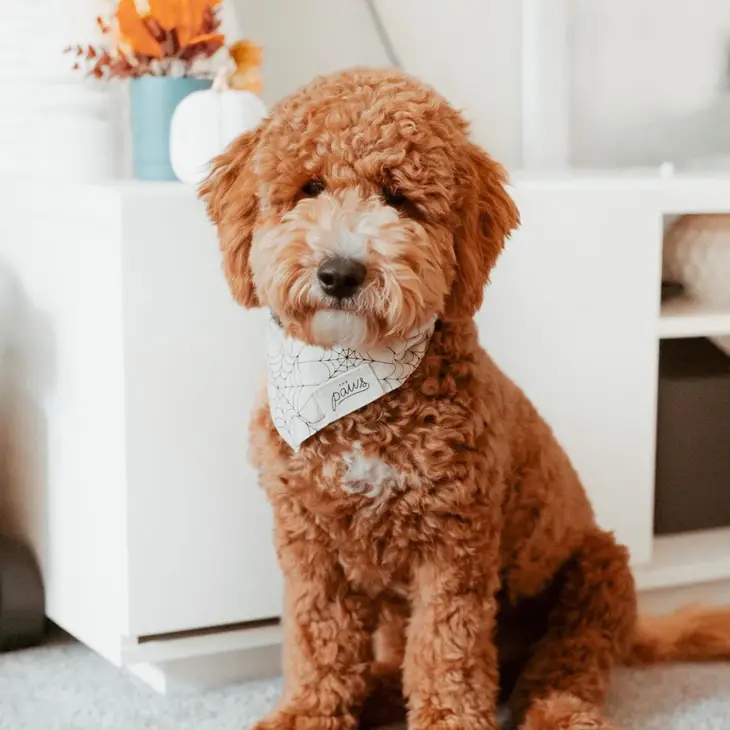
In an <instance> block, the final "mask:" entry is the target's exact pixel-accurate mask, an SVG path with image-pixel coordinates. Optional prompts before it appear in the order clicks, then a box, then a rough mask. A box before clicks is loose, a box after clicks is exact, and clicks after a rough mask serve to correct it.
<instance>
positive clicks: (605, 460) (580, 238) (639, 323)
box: [477, 171, 730, 609]
mask: <svg viewBox="0 0 730 730" xmlns="http://www.w3.org/2000/svg"><path fill="white" fill-rule="evenodd" d="M512 194H513V195H514V197H515V200H516V201H517V204H518V206H519V208H520V211H521V215H522V221H523V225H522V227H521V228H520V230H519V231H518V232H517V233H516V234H515V236H514V238H513V239H512V240H511V241H508V243H507V247H506V250H505V253H504V255H503V257H502V258H501V259H500V261H499V262H498V264H497V267H496V269H495V271H494V272H493V275H492V284H491V286H490V287H489V288H488V290H487V295H486V298H485V303H484V306H483V308H482V311H481V312H480V313H479V314H478V316H477V319H478V322H479V326H480V333H481V339H482V342H483V344H484V345H485V346H486V348H487V349H488V350H489V352H490V353H491V354H492V356H493V357H494V358H495V359H496V361H497V362H498V363H499V364H500V365H501V366H502V367H503V368H504V369H505V371H506V372H507V373H508V374H509V375H510V376H511V377H512V378H513V379H514V380H515V381H516V382H517V383H518V384H519V385H520V386H522V388H523V389H524V390H525V391H526V393H527V395H528V396H529V397H530V398H531V399H532V401H533V402H534V403H535V405H536V406H537V408H538V409H539V410H540V411H541V413H542V414H543V415H544V416H545V418H546V419H547V421H548V422H549V423H550V424H551V425H552V427H553V428H554V430H555V432H556V434H557V436H558V439H559V440H560V442H561V443H562V444H563V445H564V447H565V448H566V450H567V451H568V454H569V455H570V457H571V459H572V460H573V462H574V464H575V466H576V468H577V469H578V472H579V473H580V475H581V477H582V479H583V483H584V484H585V487H586V489H587V490H588V493H589V495H590V497H591V500H592V502H593V504H594V506H595V508H596V514H597V517H598V520H599V522H600V523H601V525H602V526H604V527H605V528H607V529H611V530H613V531H615V533H616V535H617V537H618V539H619V540H621V541H622V542H623V543H625V544H626V545H628V546H629V548H630V549H631V557H632V564H633V566H634V569H635V575H636V578H637V584H638V586H639V589H640V591H641V600H642V601H643V602H644V604H645V605H646V606H648V607H651V608H652V609H657V608H666V607H668V606H669V605H670V604H673V603H676V602H678V601H679V602H685V601H687V600H720V601H723V602H727V601H728V600H730V598H729V597H730V561H729V560H728V557H727V556H728V555H730V526H729V527H728V528H725V529H718V530H709V531H703V532H698V533H688V534H684V535H668V536H661V537H655V536H654V524H653V522H654V471H655V453H656V430H657V426H656V420H657V386H658V372H659V343H660V340H661V339H663V338H668V337H704V336H708V337H719V336H723V335H730V310H722V309H721V308H717V307H715V308H713V307H707V306H706V305H702V304H699V303H697V302H693V301H690V300H682V301H675V302H670V303H667V304H666V305H664V306H661V258H662V247H663V231H664V224H665V221H667V220H668V219H670V218H671V217H673V216H675V215H677V214H682V213H709V214H711V213H725V212H727V211H730V176H728V175H724V176H723V175H710V174H706V175H701V174H697V175H676V176H670V177H664V176H662V175H660V174H659V172H658V171H653V172H652V171H645V172H641V171H636V172H629V171H624V172H620V171H619V172H614V173H589V172H585V173H579V172H568V173H563V174H560V173H558V174H555V175H549V174H546V175H527V174H521V175H520V174H518V175H515V176H514V188H513V190H512ZM728 341H730V340H726V344H725V346H726V347H727V342H728ZM691 487H692V485H688V488H691Z"/></svg>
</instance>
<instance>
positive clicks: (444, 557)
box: [403, 531, 499, 730]
mask: <svg viewBox="0 0 730 730" xmlns="http://www.w3.org/2000/svg"><path fill="white" fill-rule="evenodd" d="M452 535H453V533H452ZM449 539H450V536H449V534H448V531H447V532H446V534H444V537H443V540H444V541H447V540H449ZM453 539H454V543H453V544H450V545H446V544H444V545H439V546H437V547H436V548H435V549H433V550H429V551H428V556H427V557H425V559H424V560H423V562H422V563H420V564H419V565H418V567H417V568H416V570H415V574H414V585H413V593H412V601H413V606H412V615H411V622H410V625H409V627H408V635H407V644H406V656H405V664H404V668H403V680H404V689H405V693H406V696H407V698H408V707H409V715H408V725H409V730H433V728H438V729H439V730H496V728H497V727H498V723H497V718H496V703H497V695H498V687H499V672H498V666H497V651H496V648H495V645H494V642H493V632H494V626H495V622H496V611H497V607H496V600H495V595H496V591H497V587H498V571H497V565H498V555H497V550H496V547H492V548H491V549H490V546H488V545H487V546H485V545H483V544H481V543H482V539H483V537H482V538H481V539H480V540H479V543H480V544H479V545H474V544H472V543H459V541H458V538H455V537H454V538H453Z"/></svg>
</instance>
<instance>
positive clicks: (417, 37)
mask: <svg viewBox="0 0 730 730" xmlns="http://www.w3.org/2000/svg"><path fill="white" fill-rule="evenodd" d="M233 1H234V2H235V5H236V9H237V11H238V15H239V18H240V29H241V33H242V34H243V35H244V36H249V37H252V38H255V39H257V40H258V41H259V42H261V43H263V44H264V46H265V47H266V50H265V62H264V73H265V77H264V78H265V83H266V89H265V93H264V96H265V99H266V100H267V101H271V100H274V99H278V98H280V97H281V96H282V95H284V94H287V93H289V92H291V91H293V90H294V89H296V88H297V87H298V86H300V85H301V84H303V83H305V82H306V81H308V80H309V79H311V78H312V77H313V76H315V75H317V74H321V73H328V72H330V71H334V70H337V69H341V68H346V67H348V66H354V65H369V66H383V65H388V59H387V56H386V54H385V52H384V51H383V48H382V45H381V44H380V41H379V39H378V36H377V33H376V31H375V28H374V26H373V24H372V21H371V18H370V16H369V15H368V12H367V7H366V4H365V2H364V0H306V2H296V3H293V2H291V1H290V0H266V2H262V1H261V0H259V1H258V2H250V1H249V0H233ZM378 6H379V8H380V11H381V13H382V15H383V18H384V20H385V22H386V23H387V25H388V31H389V33H390V34H391V36H392V39H393V42H394V45H395V46H396V49H397V51H398V54H399V55H400V57H401V59H402V60H403V62H404V63H405V66H406V68H407V70H409V71H410V72H412V73H415V74H417V75H418V76H420V77H421V78H423V79H424V81H427V82H429V83H431V84H433V85H435V86H436V87H437V88H438V89H439V91H441V93H443V94H444V95H445V96H446V97H447V98H448V99H449V100H450V101H451V102H452V103H454V104H455V105H456V106H457V107H460V108H462V109H464V111H465V114H466V116H467V117H468V118H469V119H471V120H472V121H473V124H474V133H475V136H476V138H477V139H478V140H479V141H480V142H482V143H483V144H484V145H485V146H487V147H489V148H490V149H491V150H492V151H493V153H494V154H495V155H497V156H498V157H500V158H502V159H508V160H512V161H514V160H516V159H517V158H518V156H519V93H520V92H519V36H518V35H517V34H518V33H519V3H518V2H516V0H458V1H457V2H444V0H379V2H378Z"/></svg>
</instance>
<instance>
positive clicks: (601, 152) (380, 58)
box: [233, 0, 730, 166]
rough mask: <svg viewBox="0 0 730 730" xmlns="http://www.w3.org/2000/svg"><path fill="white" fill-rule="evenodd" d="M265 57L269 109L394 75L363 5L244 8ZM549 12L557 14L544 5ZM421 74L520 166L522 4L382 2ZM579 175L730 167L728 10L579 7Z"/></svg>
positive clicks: (717, 4) (724, 2)
mask: <svg viewBox="0 0 730 730" xmlns="http://www.w3.org/2000/svg"><path fill="white" fill-rule="evenodd" d="M233 1H234V2H235V3H236V5H237V8H238V10H239V13H240V15H241V17H242V20H243V23H242V32H243V33H244V35H251V36H253V37H256V38H259V39H260V40H261V41H262V42H263V43H264V44H265V45H266V58H267V60H266V69H265V71H266V82H267V84H268V88H267V97H268V98H269V99H274V98H278V97H279V96H281V95H282V94H284V93H287V92H289V91H291V90H293V89H294V88H296V87H297V86H298V85H299V84H301V83H303V82H304V81H306V80H307V79H308V78H310V77H311V76H312V75H314V74H315V73H322V72H326V71H330V70H334V69H336V68H342V67H345V66H349V65H353V64H356V63H367V64H373V65H380V64H382V63H384V62H385V57H384V54H383V53H382V50H381V49H380V46H379V44H378V39H377V36H376V35H375V33H374V31H373V29H372V26H371V24H370V19H369V18H368V16H367V14H366V10H365V3H364V2H363V0H307V2H303V3H291V2H289V1H288V0H266V2H261V1H259V2H249V0H233ZM545 1H546V2H549V0H545ZM378 6H379V8H380V10H381V13H382V14H383V17H384V18H385V20H386V23H387V25H388V29H389V32H390V34H391V36H392V38H393V41H394V43H395V45H396V48H397V50H398V53H399V55H400V56H401V58H402V59H403V61H404V63H405V65H406V68H407V69H408V70H409V71H412V72H413V73H415V74H417V75H419V76H421V77H422V78H423V79H424V80H426V81H429V82H431V83H433V84H434V85H436V86H437V87H438V88H439V90H440V91H441V92H442V93H444V95H445V96H446V97H447V98H449V99H450V100H451V101H452V102H453V103H454V104H456V105H457V106H459V107H462V108H463V109H464V111H465V113H466V115H467V117H469V118H470V119H471V120H473V124H474V133H475V137H476V139H477V140H478V141H479V142H481V143H482V144H484V145H485V146H486V147H487V148H489V149H490V150H491V151H492V152H493V154H495V155H496V156H497V157H499V158H500V159H502V160H504V161H505V162H507V163H508V164H511V165H513V166H518V165H519V163H520V158H521V149H520V147H521V145H520V115H521V103H520V70H521V69H520V3H519V2H518V0H456V1H454V2H445V1H444V0H378ZM570 6H571V7H570V10H571V28H570V32H571V37H572V42H571V49H570V50H571V53H572V108H571V125H572V152H573V153H572V162H573V163H574V164H576V165H580V166H622V165H643V164H653V163H659V162H662V161H664V160H666V159H677V160H681V159H684V158H687V157H696V156H705V155H713V154H728V153H730V92H728V91H726V90H727V89H728V88H729V85H728V84H727V82H726V77H727V74H726V70H727V67H728V54H729V52H730V51H729V49H730V2H728V0H570Z"/></svg>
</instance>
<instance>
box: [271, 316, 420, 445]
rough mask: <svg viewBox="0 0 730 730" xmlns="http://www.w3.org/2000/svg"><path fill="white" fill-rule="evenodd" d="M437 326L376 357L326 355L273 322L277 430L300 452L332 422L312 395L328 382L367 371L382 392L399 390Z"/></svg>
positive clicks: (339, 350)
mask: <svg viewBox="0 0 730 730" xmlns="http://www.w3.org/2000/svg"><path fill="white" fill-rule="evenodd" d="M432 332H433V324H431V325H430V326H428V327H427V328H425V329H422V330H419V331H417V332H416V333H414V334H413V335H412V336H410V337H408V338H406V339H405V340H403V341H402V342H399V343H398V344H397V345H396V346H393V347H387V348H380V349H377V350H372V351H359V350H353V349H352V348H349V347H339V346H336V347H333V348H331V349H324V348H322V347H317V346H314V345H307V344H306V343H304V342H301V341H299V340H295V339H293V338H291V337H288V336H287V335H286V334H285V333H284V330H283V329H282V328H281V326H280V324H279V323H278V322H277V320H276V319H275V318H273V317H272V319H271V322H270V323H269V332H268V338H267V360H268V369H269V384H268V392H269V408H270V410H271V417H272V419H273V421H274V426H275V427H276V429H277V430H278V431H279V433H280V434H281V435H282V436H283V437H284V439H285V440H286V441H287V442H288V443H289V444H290V445H295V447H296V446H298V445H299V444H300V443H302V442H303V441H305V440H306V439H307V438H309V437H310V436H312V435H313V434H315V433H316V432H317V431H319V430H320V429H322V428H324V427H325V426H326V425H327V424H328V423H329V421H328V420H327V416H326V415H325V414H324V412H323V411H322V410H321V409H320V408H319V406H318V404H317V402H316V399H315V398H314V394H315V393H316V391H317V389H318V388H320V387H321V386H323V385H324V384H325V383H328V382H329V381H331V380H333V379H335V378H339V377H341V376H342V375H345V374H346V373H348V372H349V371H351V370H354V369H355V368H358V367H360V366H361V365H369V366H370V367H371V369H372V371H373V372H374V373H375V376H376V377H377V378H378V380H379V381H380V384H381V385H382V388H383V391H384V392H386V393H387V392H390V391H392V390H395V389H396V388H398V387H400V386H401V385H402V384H403V383H404V382H405V381H406V380H407V379H408V378H409V377H410V375H411V374H412V373H413V371H414V370H415V369H416V368H417V367H418V365H419V364H420V363H421V360H422V359H423V356H424V355H425V353H426V349H427V348H428V343H429V342H430V339H431V334H432Z"/></svg>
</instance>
